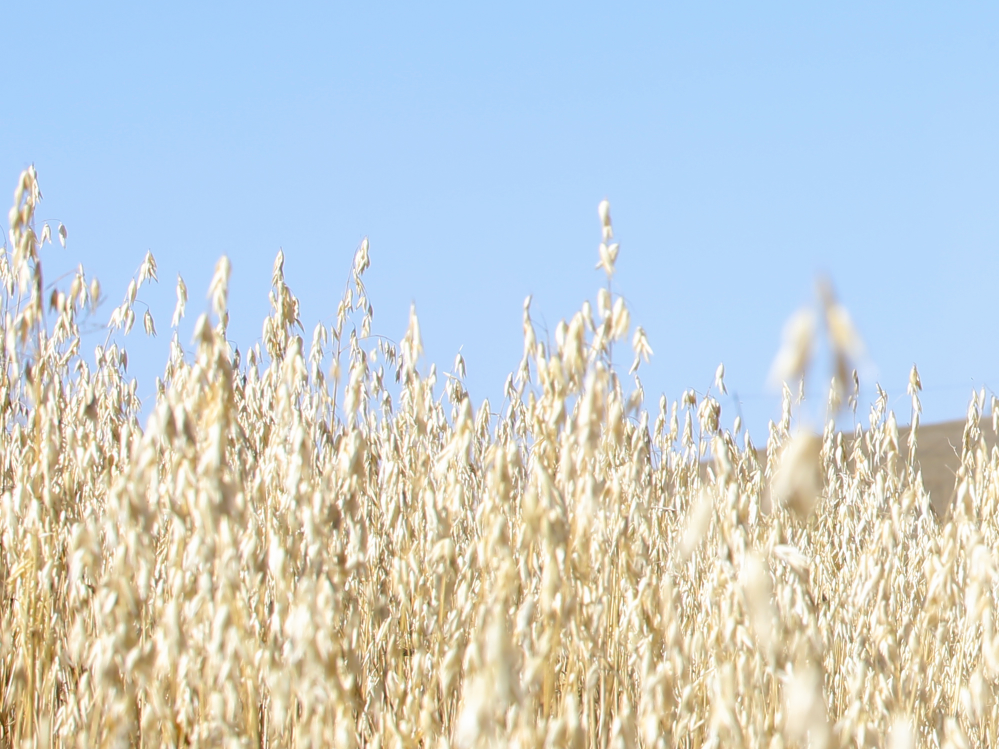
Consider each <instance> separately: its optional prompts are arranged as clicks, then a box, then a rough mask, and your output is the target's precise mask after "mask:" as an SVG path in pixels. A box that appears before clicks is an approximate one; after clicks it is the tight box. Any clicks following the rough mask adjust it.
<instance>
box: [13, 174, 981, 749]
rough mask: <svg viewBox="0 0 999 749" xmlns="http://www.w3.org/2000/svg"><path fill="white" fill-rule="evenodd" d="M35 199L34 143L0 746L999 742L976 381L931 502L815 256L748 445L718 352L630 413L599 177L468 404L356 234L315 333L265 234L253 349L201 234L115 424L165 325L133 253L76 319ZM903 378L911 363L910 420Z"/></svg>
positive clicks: (626, 331) (19, 294)
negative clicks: (825, 386)
mask: <svg viewBox="0 0 999 749" xmlns="http://www.w3.org/2000/svg"><path fill="white" fill-rule="evenodd" d="M40 198H41V194H40V192H39V189H38V182H37V177H36V174H35V172H34V170H33V169H29V170H27V171H25V172H24V173H23V174H22V175H21V177H20V178H19V180H18V182H17V187H16V192H15V196H14V207H13V208H12V210H11V212H10V219H9V236H8V238H7V247H6V251H5V252H4V253H3V256H2V258H0V286H2V291H0V293H2V295H3V310H2V321H3V342H2V347H0V420H2V422H3V428H2V430H0V459H2V460H0V746H5V747H27V746H30V747H43V746H44V747H48V746H53V747H54V746H59V747H63V746H74V747H81V748H83V747H159V746H173V747H180V746H203V747H208V746H212V747H214V746H224V747H297V746H335V747H360V746H377V747H385V748H386V749H388V748H390V747H391V748H393V749H394V748H395V747H399V748H403V747H405V748H407V749H408V748H410V747H424V748H426V749H431V748H440V749H444V748H445V747H455V748H456V749H463V748H471V747H489V746H520V747H542V746H545V747H549V746H550V747H573V748H574V749H584V748H586V749H589V748H590V747H606V746H614V747H672V746H680V747H700V746H735V747H785V746H786V747H792V746H802V747H804V746H814V747H849V746H858V747H862V746H891V747H897V748H899V749H902V748H908V747H917V746H927V747H930V746H932V747H937V746H942V747H944V746H945V747H955V748H957V747H971V746H990V745H995V744H996V742H997V741H999V717H997V716H999V707H997V704H996V702H995V694H996V686H997V683H999V639H997V638H999V633H997V632H996V631H995V613H996V589H997V588H996V585H997V580H996V573H997V560H999V454H990V453H989V452H988V451H987V449H986V447H985V442H984V439H983V430H984V429H991V428H992V426H991V425H989V424H985V423H984V422H983V418H982V414H983V413H984V412H985V409H986V404H985V402H984V400H985V398H984V394H973V395H972V398H971V403H970V406H969V412H968V419H967V424H966V427H965V431H964V439H963V444H962V445H961V450H962V459H961V460H962V462H961V465H962V467H961V469H960V470H959V471H958V475H957V476H956V480H955V494H954V500H953V503H952V510H951V511H950V512H949V513H948V514H947V515H945V516H943V517H937V516H936V515H935V514H934V512H933V511H932V510H931V509H930V505H929V502H928V497H927V494H926V492H925V490H924V489H923V486H922V481H921V478H920V470H919V458H918V456H919V453H918V442H917V440H918V429H913V430H912V431H911V432H910V436H909V438H908V439H907V440H905V441H903V442H902V443H901V444H900V439H899V430H898V427H897V424H896V417H895V415H894V414H893V413H891V412H890V411H889V409H888V398H887V395H885V394H884V393H880V397H879V398H878V399H877V401H876V402H875V403H874V404H873V406H872V407H871V409H870V413H869V414H867V413H862V414H861V416H862V418H863V420H864V421H865V428H864V429H858V430H857V432H856V433H851V434H848V435H844V434H843V433H842V432H839V431H837V429H836V428H835V426H834V424H833V418H834V417H835V416H836V415H837V414H842V413H848V412H849V410H850V409H856V408H858V405H857V401H856V397H855V393H854V392H853V391H852V390H851V387H850V386H851V385H852V384H853V368H854V363H853V362H854V359H855V357H856V356H857V351H858V350H859V349H858V347H859V339H857V338H856V334H855V332H854V331H853V327H852V324H851V323H850V320H849V316H848V315H847V314H846V312H845V310H844V309H843V308H842V307H841V306H840V305H839V304H838V303H837V302H836V300H835V298H834V297H833V295H832V292H831V290H829V289H828V288H825V287H823V290H822V291H821V293H820V295H819V296H820V299H819V302H818V304H817V305H816V309H817V312H816V313H802V314H800V315H798V316H796V317H795V319H794V320H793V321H792V323H791V324H789V326H788V330H787V332H786V341H785V345H784V347H783V348H782V349H781V351H780V352H779V354H778V356H777V360H776V362H775V378H776V379H777V380H778V381H780V380H786V381H787V382H788V383H789V384H790V387H785V390H784V409H783V413H782V415H781V417H780V419H778V420H777V421H776V422H775V423H773V424H772V426H771V429H770V433H769V435H768V437H767V440H766V444H760V445H759V447H758V448H757V447H754V446H753V444H752V443H751V441H748V440H747V439H746V437H745V435H744V434H743V430H742V429H741V427H740V426H739V425H738V424H730V423H729V422H727V421H726V420H725V419H724V418H723V415H722V413H721V406H720V402H719V400H718V397H717V396H718V393H720V392H721V391H722V390H723V389H724V387H725V385H724V372H723V370H721V369H720V370H719V372H718V373H717V377H716V382H715V384H714V385H713V386H712V388H711V389H709V390H708V391H706V392H700V393H697V392H694V391H688V392H686V393H684V394H683V395H682V396H681V397H679V398H678V399H677V400H675V401H670V400H668V399H667V398H665V397H664V398H662V399H660V400H659V401H658V403H657V404H654V407H653V408H651V409H650V408H649V407H647V405H646V402H645V398H644V393H643V390H642V388H641V385H640V382H639V381H637V380H634V376H635V375H637V374H638V372H639V371H640V370H639V368H640V366H641V365H642V363H643V362H644V361H645V360H646V359H647V358H648V357H649V356H651V355H652V346H651V345H650V342H649V341H648V340H647V338H646V336H645V333H644V332H643V330H642V328H641V327H635V326H632V324H631V320H630V316H629V312H628V309H627V306H626V304H625V302H624V300H623V299H622V298H621V297H620V296H616V295H614V294H612V293H611V290H610V284H609V279H610V278H611V276H612V275H613V273H614V269H615V262H616V260H617V257H618V245H617V244H616V243H615V242H614V235H613V228H612V224H611V219H610V212H609V208H608V206H607V204H606V203H602V204H601V206H600V211H599V218H600V224H599V231H600V232H601V234H600V236H596V235H595V236H594V240H595V243H596V240H598V239H599V240H600V241H599V253H598V254H597V257H596V258H595V259H598V260H599V266H598V267H599V269H600V271H599V273H598V274H597V275H598V276H599V278H600V279H601V280H600V281H599V283H600V285H601V286H602V287H601V288H600V290H599V292H598V294H597V296H596V298H595V304H592V305H591V304H590V303H584V304H583V305H582V307H581V309H580V310H579V311H578V312H577V313H576V314H575V315H573V316H572V317H571V318H570V319H568V320H565V321H563V322H561V323H559V325H558V327H557V329H556V330H555V334H554V340H553V341H551V342H550V343H546V342H542V341H541V340H539V336H538V334H537V333H536V331H535V327H534V325H533V323H532V320H531V315H530V304H529V303H525V306H524V313H523V314H524V317H523V319H524V356H523V359H522V360H521V361H520V362H511V375H510V377H509V378H508V380H507V383H506V386H505V388H504V395H503V397H504V399H503V402H502V403H492V404H491V403H489V402H488V401H484V400H483V401H478V402H477V401H475V400H474V399H473V397H472V395H471V394H469V393H468V392H467V391H466V389H465V385H464V362H463V361H462V360H461V357H460V356H459V357H458V359H457V360H456V361H455V363H454V365H453V367H452V368H451V371H450V372H446V373H445V372H443V371H439V370H438V369H436V368H435V367H433V366H431V365H428V364H427V363H426V362H424V361H423V360H422V359H421V336H420V326H419V322H418V319H417V317H416V315H415V313H414V314H413V315H412V316H411V319H410V323H409V327H408V330H407V331H406V332H405V335H404V336H403V337H401V339H399V341H398V343H393V342H392V341H391V340H390V338H386V337H382V336H378V335H375V334H373V332H372V331H373V318H372V315H373V313H372V309H371V305H370V303H369V301H368V296H367V292H366V289H365V286H364V280H363V275H364V272H365V270H366V268H367V267H368V263H369V248H368V245H367V242H364V243H362V245H361V246H360V248H359V249H358V250H357V252H356V255H355V256H354V261H353V265H352V267H351V268H350V269H349V280H348V283H347V285H346V288H345V292H344V295H343V298H342V300H341V301H340V303H339V308H338V310H337V315H336V320H335V322H334V323H333V324H331V325H323V324H320V325H318V326H316V327H315V329H314V331H313V332H312V334H311V335H308V334H306V333H304V332H303V325H302V321H300V320H299V305H298V300H297V299H296V297H295V295H294V294H293V293H292V291H291V290H290V289H289V288H288V286H287V285H286V283H285V278H284V273H283V265H284V257H283V255H281V254H279V255H278V257H277V260H276V261H275V264H274V272H273V289H272V291H271V295H270V301H271V305H272V312H271V314H270V316H269V317H267V319H266V320H265V321H264V323H263V329H262V334H261V338H260V342H259V343H258V344H257V345H255V346H253V347H252V348H250V349H248V350H246V351H237V350H236V348H235V347H234V346H233V344H232V343H231V342H230V341H229V340H228V338H227V332H226V331H227V324H228V319H229V312H228V302H227V296H228V281H229V261H228V260H227V259H226V258H222V260H220V262H219V264H218V266H217V269H216V273H215V276H214V278H213V280H212V282H211V285H210V288H209V290H208V295H209V299H210V300H211V302H210V304H211V309H212V312H211V314H207V315H203V316H201V317H200V318H198V320H197V323H196V325H195V337H194V341H193V343H192V344H191V348H190V351H185V349H184V347H183V346H182V345H181V343H180V342H179V340H178V339H177V338H176V337H175V338H174V342H173V344H172V353H171V355H170V357H169V360H168V361H167V362H166V363H165V367H164V369H163V373H162V376H161V378H160V379H159V381H158V383H157V394H156V397H155V405H153V406H151V407H148V404H147V411H146V412H148V413H149V414H150V415H149V416H148V418H142V419H141V423H140V414H141V413H144V412H143V411H142V407H141V404H140V402H139V399H138V398H137V395H136V384H135V382H134V380H131V379H129V377H128V376H127V374H126V369H125V367H126V365H127V353H126V348H125V346H126V341H127V337H126V334H127V333H128V332H129V331H130V330H131V329H132V328H133V326H134V325H135V323H136V322H137V314H138V315H140V316H141V318H142V319H141V327H142V328H143V329H144V331H145V333H146V334H153V333H154V332H156V328H157V325H156V322H155V321H154V320H153V317H152V315H151V314H150V313H149V312H146V313H144V314H142V313H137V312H136V310H135V307H136V300H137V298H138V296H139V295H140V294H141V292H142V288H143V287H144V285H145V284H147V283H149V282H152V281H155V280H156V279H157V267H156V262H155V260H154V259H153V256H152V255H151V254H147V256H146V258H145V260H144V261H143V262H142V265H141V267H140V269H139V271H138V273H137V274H136V276H135V278H134V280H133V282H132V283H131V284H130V285H129V287H128V290H127V292H126V294H125V297H124V300H123V302H122V303H121V305H120V306H118V307H116V308H115V309H114V310H113V311H112V312H111V314H110V323H109V325H108V332H107V341H106V342H105V343H104V344H103V345H101V346H99V347H97V349H96V351H95V352H93V356H91V352H90V351H87V352H83V351H81V329H80V326H81V324H82V323H83V321H84V320H88V319H89V320H93V319H96V316H97V315H102V317H101V323H102V324H103V321H104V320H106V319H107V311H106V310H103V309H101V308H99V306H98V302H99V301H100V299H101V295H102V293H101V290H100V286H99V284H98V283H97V282H96V281H95V280H93V279H90V278H88V277H87V276H86V275H85V274H84V272H83V270H82V269H81V270H80V271H78V272H77V273H76V274H75V275H74V276H72V277H71V278H68V279H65V280H64V281H63V282H61V283H59V284H57V286H56V287H54V288H53V289H52V290H51V291H50V289H49V287H47V286H45V284H44V283H43V277H42V258H43V256H44V253H45V245H46V244H47V243H49V242H51V241H52V240H53V238H55V240H56V241H60V240H64V239H65V237H66V233H65V230H64V229H63V228H62V227H61V226H60V227H57V228H56V229H55V233H54V234H53V230H52V228H51V227H50V226H48V225H44V226H42V227H38V226H37V224H36V221H35V216H34V214H35V210H36V208H37V206H38V203H39V200H40ZM187 294H188V291H187V288H186V287H185V285H184V283H183V281H179V282H178V285H177V308H176V311H175V313H174V316H173V320H172V325H173V326H174V327H176V326H177V325H178V323H179V321H180V319H181V318H182V317H183V316H184V314H185V304H186V301H187ZM140 309H141V308H140ZM819 326H822V327H824V328H825V329H826V331H827V335H826V338H827V339H828V341H829V345H830V347H831V351H832V356H831V360H832V361H833V362H834V365H835V366H834V372H833V385H832V386H831V388H830V390H829V407H828V409H827V412H828V415H829V416H828V421H827V423H826V426H825V429H824V430H823V431H822V433H811V432H807V431H802V430H800V429H799V428H797V427H796V426H795V423H796V419H795V409H796V408H800V405H799V404H798V402H797V399H796V398H795V397H794V395H793V390H794V388H795V387H796V386H797V381H798V379H800V377H801V376H802V374H803V372H804V369H805V365H806V363H807V359H808V356H809V349H810V346H811V341H812V339H813V337H814V332H815V329H816V328H817V327H819ZM160 328H161V329H160V330H159V333H160V335H164V334H165V333H166V332H167V330H168V329H167V330H164V328H167V326H165V325H161V326H160ZM141 334H142V331H140V330H136V331H134V333H132V335H141ZM654 343H655V342H654ZM656 345H657V346H658V345H659V344H658V343H657V344H656ZM614 347H617V351H616V354H617V359H616V360H614V359H612V356H611V354H612V351H613V350H614ZM622 351H628V352H629V356H628V358H629V362H626V366H627V364H628V363H630V360H631V356H632V355H633V357H634V358H633V364H632V367H631V372H624V371H617V370H616V369H615V368H614V367H613V366H612V365H611V362H612V361H620V360H621V352H622ZM919 392H920V383H919V375H918V372H917V371H916V370H915V369H913V372H912V377H911V382H910V393H909V394H910V396H911V399H912V412H911V413H909V414H906V417H907V418H909V419H911V420H913V421H915V422H916V423H918V415H919ZM992 413H994V414H999V408H994V409H993V410H992Z"/></svg>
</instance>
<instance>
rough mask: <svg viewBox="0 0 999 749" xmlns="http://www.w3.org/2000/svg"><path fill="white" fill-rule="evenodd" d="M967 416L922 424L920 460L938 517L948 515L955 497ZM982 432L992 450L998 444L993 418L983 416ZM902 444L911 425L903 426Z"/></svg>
mask: <svg viewBox="0 0 999 749" xmlns="http://www.w3.org/2000/svg"><path fill="white" fill-rule="evenodd" d="M964 424H965V422H964V420H963V419H962V420H960V421H946V422H943V423H941V424H923V425H920V427H919V433H918V435H917V436H918V442H917V447H916V461H917V462H918V463H919V468H920V470H921V471H922V472H923V486H925V487H926V491H927V492H929V494H930V500H931V502H932V504H933V509H934V510H936V513H937V517H940V518H942V517H944V516H945V515H946V511H947V509H948V508H949V507H950V503H951V501H952V500H953V497H954V477H955V474H956V473H957V469H958V467H959V466H960V464H961V437H962V435H963V434H964ZM981 429H982V436H983V437H984V438H985V443H986V445H988V448H989V450H991V449H992V448H993V447H995V445H996V433H995V432H994V431H993V430H992V423H991V419H989V418H982V421H981ZM898 431H899V435H898V441H899V445H905V442H906V440H907V439H908V438H909V428H908V427H905V428H904V429H899V430H898Z"/></svg>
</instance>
